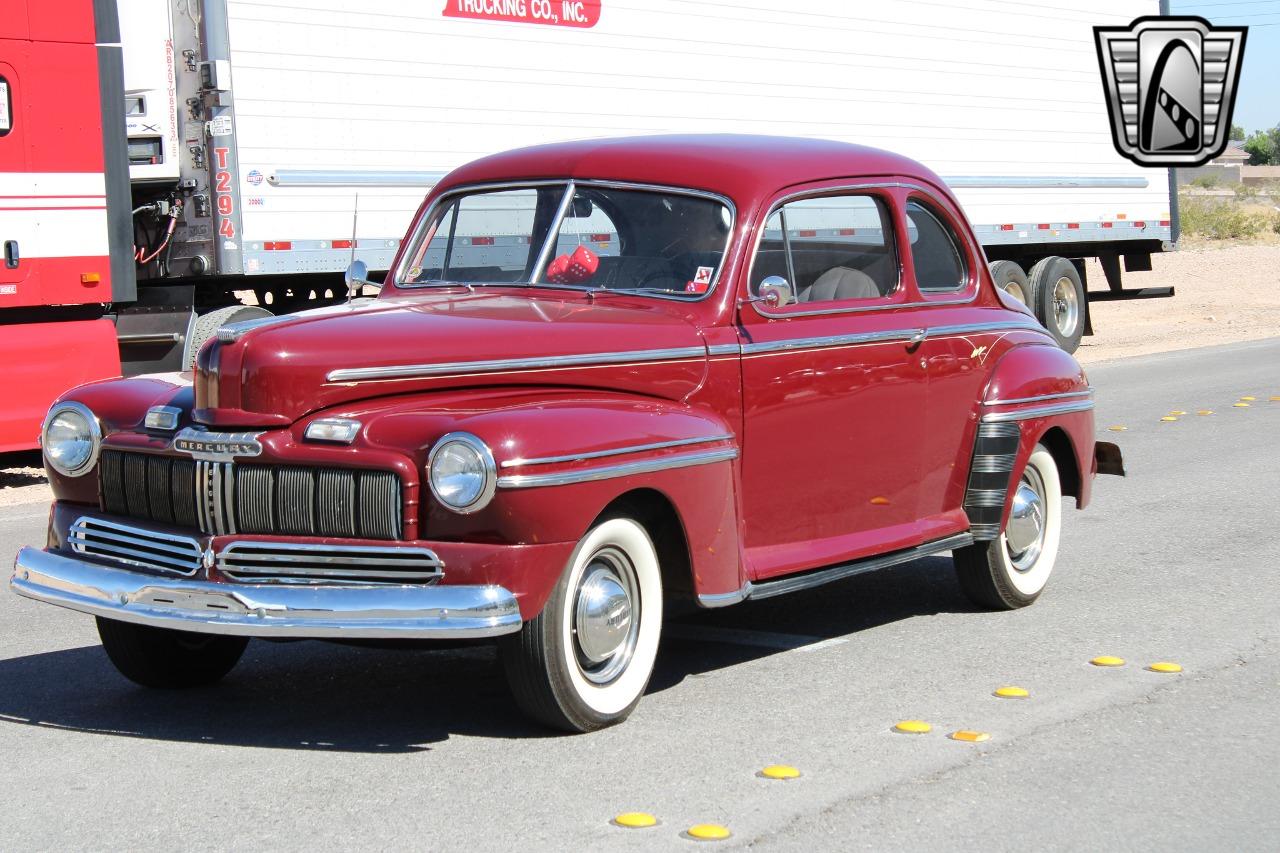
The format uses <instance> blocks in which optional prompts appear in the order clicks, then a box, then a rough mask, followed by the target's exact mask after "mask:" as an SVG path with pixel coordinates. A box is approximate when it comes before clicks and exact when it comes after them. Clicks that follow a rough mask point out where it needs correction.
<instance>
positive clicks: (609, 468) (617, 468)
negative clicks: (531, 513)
mask: <svg viewBox="0 0 1280 853" xmlns="http://www.w3.org/2000/svg"><path fill="white" fill-rule="evenodd" d="M737 457H738V449H737V448H736V447H729V448H724V449H720V450H702V451H698V452H697V453H682V454H679V455H675V456H663V457H661V458H659V459H643V460H641V461H639V462H623V463H620V464H617V465H606V466H602V467H599V468H587V469H585V470H581V471H563V472H559V473H555V474H508V475H507V476H505V477H499V478H498V488H500V489H533V488H538V487H540V486H567V485H571V484H574V483H592V482H595V481H597V480H609V479H613V478H614V477H627V476H630V475H632V474H651V473H653V472H655V471H665V470H668V469H671V468H688V467H691V466H694V465H709V464H711V463H713V462H727V461H729V460H730V459H736V458H737Z"/></svg>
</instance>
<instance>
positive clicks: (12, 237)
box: [0, 40, 31, 307]
mask: <svg viewBox="0 0 1280 853" xmlns="http://www.w3.org/2000/svg"><path fill="white" fill-rule="evenodd" d="M20 46H21V43H18V42H13V41H7V40H0V47H14V48H18V47H20ZM15 53H16V51H15ZM12 55H13V54H10V56H12ZM24 94H25V93H24V92H23V91H22V90H21V88H20V87H19V82H18V73H17V69H15V68H14V67H13V66H12V65H10V64H9V63H7V62H2V61H0V307H8V306H12V305H18V304H27V303H20V302H19V298H20V296H21V288H20V287H19V285H20V284H21V283H22V281H23V279H25V278H26V276H27V271H28V270H29V269H30V264H27V263H23V244H24V243H25V244H26V247H27V249H28V250H29V249H30V248H31V243H30V241H29V240H25V239H23V238H24V237H25V236H26V234H27V232H28V231H29V230H30V229H29V226H28V225H27V220H28V219H30V213H28V212H26V211H24V210H23V209H22V208H23V207H24V206H25V205H26V204H27V203H28V202H27V201H26V199H25V198H24V196H25V194H26V193H27V192H29V190H27V189H26V186H27V184H28V183H29V181H28V180H27V175H26V172H27V148H26V142H25V139H24V136H25V134H24V131H25V124H26V123H25V122H24V121H23V119H22V101H21V98H22V96H23V95H24Z"/></svg>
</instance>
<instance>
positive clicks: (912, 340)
mask: <svg viewBox="0 0 1280 853" xmlns="http://www.w3.org/2000/svg"><path fill="white" fill-rule="evenodd" d="M927 337H929V330H928V329H916V330H915V333H914V334H913V335H912V336H911V337H909V338H907V352H915V350H916V348H917V347H919V346H920V345H921V344H922V343H924V339H925V338H927Z"/></svg>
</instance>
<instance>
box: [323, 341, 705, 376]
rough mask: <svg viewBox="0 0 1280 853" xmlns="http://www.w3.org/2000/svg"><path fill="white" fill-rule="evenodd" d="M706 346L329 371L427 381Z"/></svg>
mask: <svg viewBox="0 0 1280 853" xmlns="http://www.w3.org/2000/svg"><path fill="white" fill-rule="evenodd" d="M706 354H707V349H706V347H673V348H671V349H649V350H631V351H628V352H598V353H588V354H585V355H556V356H546V357H544V358H497V359H490V360H488V361H454V362H447V363H443V364H397V365H392V366H389V367H346V368H340V369H338V370H331V371H329V374H328V376H326V377H325V379H326V380H327V381H329V382H375V381H379V380H383V379H424V378H427V377H432V376H453V375H465V374H468V373H497V372H503V371H516V370H546V369H554V368H566V367H587V366H592V365H601V364H636V363H639V362H646V361H676V360H680V359H686V358H705V357H706Z"/></svg>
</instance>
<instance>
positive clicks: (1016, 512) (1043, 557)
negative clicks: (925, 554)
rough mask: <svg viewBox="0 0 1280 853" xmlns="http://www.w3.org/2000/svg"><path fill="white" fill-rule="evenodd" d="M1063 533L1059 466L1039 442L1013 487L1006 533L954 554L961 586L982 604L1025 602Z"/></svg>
mask: <svg viewBox="0 0 1280 853" xmlns="http://www.w3.org/2000/svg"><path fill="white" fill-rule="evenodd" d="M1061 533H1062V483H1061V480H1060V479H1059V477H1058V466H1057V465H1056V464H1054V461H1053V455H1052V454H1051V453H1049V451H1048V450H1046V449H1045V447H1044V445H1041V444H1037V445H1036V448H1035V450H1034V451H1032V453H1031V457H1030V458H1029V459H1028V460H1027V465H1026V467H1025V468H1024V469H1023V471H1022V477H1021V478H1020V479H1019V480H1018V484H1017V486H1016V487H1015V489H1014V492H1013V502H1012V506H1011V507H1010V509H1009V521H1008V523H1006V524H1005V529H1004V532H1002V533H1001V534H1000V536H999V538H997V539H994V540H992V541H990V542H976V543H974V544H973V545H969V546H967V547H965V548H958V549H957V550H956V551H955V552H954V553H953V558H954V560H955V564H956V574H957V576H958V577H959V579H960V588H961V589H962V590H964V594H965V595H966V596H968V598H969V600H971V601H972V602H973V603H974V604H977V605H979V606H980V607H988V608H991V609H993V610H1014V609H1016V608H1018V607H1026V606H1027V605H1028V604H1030V603H1032V602H1033V601H1035V600H1036V599H1037V598H1039V597H1040V593H1041V591H1042V590H1043V589H1044V586H1045V584H1046V583H1048V581H1049V574H1050V573H1051V572H1052V571H1053V564H1054V561H1055V560H1056V559H1057V556H1058V539H1059V537H1060V536H1061Z"/></svg>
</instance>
